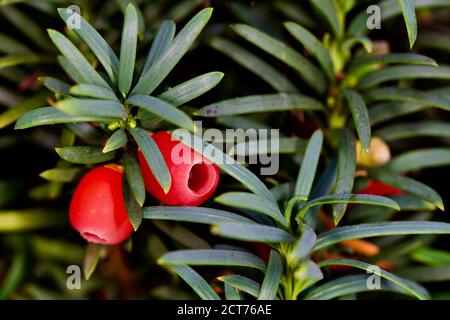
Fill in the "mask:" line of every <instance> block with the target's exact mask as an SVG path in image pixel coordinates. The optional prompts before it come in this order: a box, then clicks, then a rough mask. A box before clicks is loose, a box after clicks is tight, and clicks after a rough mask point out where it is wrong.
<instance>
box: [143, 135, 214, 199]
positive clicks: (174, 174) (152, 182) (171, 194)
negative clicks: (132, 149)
mask: <svg viewBox="0 0 450 320" xmlns="http://www.w3.org/2000/svg"><path fill="white" fill-rule="evenodd" d="M152 138H153V140H154V141H155V143H156V144H157V146H158V148H159V150H160V151H161V154H162V156H163V157H164V160H165V161H166V163H167V167H168V169H169V171H170V176H171V178H172V184H171V186H170V189H169V191H168V192H167V193H164V190H163V188H162V187H161V186H160V185H159V183H158V181H157V180H156V178H155V176H154V175H153V173H152V171H151V170H150V167H149V166H148V164H147V161H146V160H145V157H144V155H143V154H142V152H141V151H139V152H138V159H139V164H140V167H141V170H142V175H143V177H144V183H145V188H146V189H147V191H148V192H149V193H150V194H151V195H153V196H154V197H155V198H156V199H158V200H159V201H161V202H162V203H164V204H167V205H172V206H199V205H201V204H203V203H204V202H206V201H207V200H208V199H209V198H210V197H211V195H212V194H213V193H214V191H215V190H216V188H217V185H218V183H219V175H220V170H219V168H218V167H217V166H216V165H215V164H213V163H212V162H211V161H209V160H208V159H206V158H204V157H203V156H202V155H201V154H200V153H198V152H196V151H195V150H193V149H191V148H190V147H188V146H187V145H185V144H183V143H181V142H180V141H178V140H176V139H175V138H172V136H171V135H170V133H168V132H167V131H161V132H157V133H154V134H153V135H152Z"/></svg>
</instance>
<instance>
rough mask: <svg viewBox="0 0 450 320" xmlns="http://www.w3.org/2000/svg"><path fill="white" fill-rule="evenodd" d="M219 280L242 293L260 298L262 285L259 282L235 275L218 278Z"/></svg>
mask: <svg viewBox="0 0 450 320" xmlns="http://www.w3.org/2000/svg"><path fill="white" fill-rule="evenodd" d="M217 280H220V281H222V282H224V283H225V284H228V285H229V286H231V287H233V288H236V289H239V290H241V291H242V292H245V293H248V294H249V295H251V296H253V297H255V298H257V297H258V295H259V291H260V289H261V285H260V284H259V283H258V282H256V281H255V280H252V279H250V278H247V277H244V276H240V275H235V274H233V275H228V276H222V277H218V278H217Z"/></svg>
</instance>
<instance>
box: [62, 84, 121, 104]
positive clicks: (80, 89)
mask: <svg viewBox="0 0 450 320" xmlns="http://www.w3.org/2000/svg"><path fill="white" fill-rule="evenodd" d="M70 93H72V94H76V95H79V96H84V97H90V98H96V99H104V100H116V101H118V99H117V97H116V94H115V93H114V91H112V90H111V88H104V87H100V86H96V85H94V84H85V83H82V84H78V85H75V86H73V87H71V88H70Z"/></svg>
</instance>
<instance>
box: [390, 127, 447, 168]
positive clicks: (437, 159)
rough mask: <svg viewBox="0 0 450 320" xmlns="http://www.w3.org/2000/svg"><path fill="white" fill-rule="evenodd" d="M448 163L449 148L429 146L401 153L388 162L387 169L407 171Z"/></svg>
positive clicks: (442, 165) (441, 165)
mask: <svg viewBox="0 0 450 320" xmlns="http://www.w3.org/2000/svg"><path fill="white" fill-rule="evenodd" d="M447 134H448V132H447ZM448 165H450V149H449V148H430V149H416V150H413V151H408V152H405V153H402V154H400V155H398V156H396V157H394V158H393V159H392V160H391V161H390V162H389V164H388V169H389V170H392V171H395V172H409V171H414V170H420V169H425V168H433V167H444V166H448Z"/></svg>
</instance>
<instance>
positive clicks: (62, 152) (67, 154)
mask: <svg viewBox="0 0 450 320" xmlns="http://www.w3.org/2000/svg"><path fill="white" fill-rule="evenodd" d="M102 149H103V148H101V147H86V146H74V147H63V148H55V150H56V153H57V154H58V155H59V156H60V157H61V158H62V159H64V160H66V161H68V162H71V163H78V164H94V163H102V162H107V161H111V160H112V159H114V157H115V156H116V154H115V152H114V151H111V152H108V153H103V151H102Z"/></svg>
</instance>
